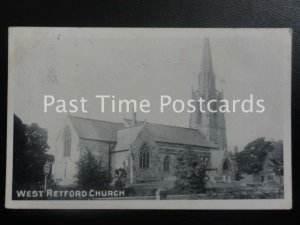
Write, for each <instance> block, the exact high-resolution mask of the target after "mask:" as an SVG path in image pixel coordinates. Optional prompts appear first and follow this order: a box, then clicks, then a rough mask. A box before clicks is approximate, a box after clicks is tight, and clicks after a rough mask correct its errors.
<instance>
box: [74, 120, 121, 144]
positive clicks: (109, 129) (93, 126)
mask: <svg viewBox="0 0 300 225" xmlns="http://www.w3.org/2000/svg"><path fill="white" fill-rule="evenodd" d="M69 118H70V120H71V122H72V124H73V126H74V129H75V130H76V131H77V134H78V136H79V137H80V138H83V139H91V140H97V141H109V142H117V132H118V130H120V129H121V128H124V124H123V123H115V122H108V121H103V120H95V119H87V118H82V117H76V116H71V115H69Z"/></svg>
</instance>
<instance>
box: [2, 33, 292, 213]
mask: <svg viewBox="0 0 300 225" xmlns="http://www.w3.org/2000/svg"><path fill="white" fill-rule="evenodd" d="M291 39H292V32H291V30H290V29H283V28H278V29H254V28H253V29H229V28H227V29H225V28H223V29H217V28H216V29H201V28H46V27H11V28H9V46H8V47H9V48H8V49H9V55H8V62H9V66H8V114H7V124H8V127H7V128H8V130H7V132H8V135H7V171H6V207H8V208H49V209H51V208H56V209H59V208H67V209H72V208H77V209H83V208H91V209H290V208H291V207H292V191H291V183H292V180H291Z"/></svg>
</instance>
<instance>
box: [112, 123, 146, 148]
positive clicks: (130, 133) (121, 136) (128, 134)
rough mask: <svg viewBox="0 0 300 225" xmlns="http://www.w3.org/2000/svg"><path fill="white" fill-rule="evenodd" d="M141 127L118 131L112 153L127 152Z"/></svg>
mask: <svg viewBox="0 0 300 225" xmlns="http://www.w3.org/2000/svg"><path fill="white" fill-rule="evenodd" d="M143 127H144V124H142V125H139V126H135V127H128V128H124V129H121V130H119V131H118V135H117V145H116V147H115V150H114V151H122V150H128V149H129V147H130V145H131V144H132V143H133V142H134V141H135V140H136V138H137V136H138V135H139V133H140V131H141V130H142V129H143Z"/></svg>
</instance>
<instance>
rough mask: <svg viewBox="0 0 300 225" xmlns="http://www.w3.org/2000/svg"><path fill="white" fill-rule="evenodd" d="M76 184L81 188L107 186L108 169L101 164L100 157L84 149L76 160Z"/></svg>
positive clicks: (108, 180)
mask: <svg viewBox="0 0 300 225" xmlns="http://www.w3.org/2000/svg"><path fill="white" fill-rule="evenodd" d="M75 176H76V178H77V179H76V180H77V185H78V186H79V187H80V188H83V189H91V188H107V187H108V185H109V182H110V179H109V176H108V171H107V170H106V169H105V168H104V167H103V166H102V160H101V157H99V156H96V155H94V154H93V153H92V152H91V151H89V150H86V151H84V152H83V154H82V155H81V157H80V159H79V161H78V162H77V174H76V175H75Z"/></svg>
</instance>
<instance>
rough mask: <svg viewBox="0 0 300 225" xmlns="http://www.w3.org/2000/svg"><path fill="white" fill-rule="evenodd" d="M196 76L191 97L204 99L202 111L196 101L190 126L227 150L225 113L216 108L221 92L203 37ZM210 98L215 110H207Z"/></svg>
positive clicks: (207, 42)
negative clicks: (195, 87) (195, 108)
mask: <svg viewBox="0 0 300 225" xmlns="http://www.w3.org/2000/svg"><path fill="white" fill-rule="evenodd" d="M200 69H201V70H200V73H199V76H198V87H197V89H196V90H195V91H194V90H192V98H193V99H194V100H195V101H196V102H197V101H198V100H199V98H202V99H204V100H205V103H204V104H202V105H203V111H205V112H201V111H200V109H199V103H197V110H196V112H194V113H192V114H191V116H190V128H194V129H199V131H200V132H201V133H202V134H204V135H205V136H206V137H207V139H208V140H210V141H212V142H213V143H215V144H217V145H218V146H219V149H221V150H226V151H227V138H226V126H225V115H224V113H220V112H219V111H218V108H219V106H220V104H221V103H220V100H221V99H223V92H219V91H218V90H217V89H216V81H215V74H214V71H213V63H212V55H211V49H210V43H209V39H208V38H205V39H204V45H203V55H202V63H201V68H200ZM210 100H215V101H214V102H212V104H211V105H210V108H211V109H212V110H217V112H209V111H208V110H207V105H206V103H207V102H208V101H210Z"/></svg>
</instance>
